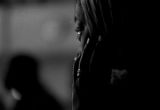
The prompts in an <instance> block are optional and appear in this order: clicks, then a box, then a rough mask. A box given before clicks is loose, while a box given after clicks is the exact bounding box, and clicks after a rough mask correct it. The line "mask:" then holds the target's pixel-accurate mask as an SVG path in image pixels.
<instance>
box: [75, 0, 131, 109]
mask: <svg viewBox="0 0 160 110" xmlns="http://www.w3.org/2000/svg"><path fill="white" fill-rule="evenodd" d="M75 23H76V26H77V27H76V32H77V38H78V40H79V41H80V42H81V48H82V49H81V51H80V52H79V53H78V55H77V57H75V63H74V67H73V79H74V80H73V108H72V109H73V110H93V109H96V110H107V109H117V108H119V109H120V108H123V109H124V108H125V105H124V104H127V101H128V99H127V94H128V91H127V90H128V89H127V88H128V62H127V52H126V50H127V49H126V42H125V41H124V40H127V39H126V38H127V8H126V6H125V4H124V3H123V1H117V2H116V1H112V0H76V6H75ZM121 99H123V101H121Z"/></svg>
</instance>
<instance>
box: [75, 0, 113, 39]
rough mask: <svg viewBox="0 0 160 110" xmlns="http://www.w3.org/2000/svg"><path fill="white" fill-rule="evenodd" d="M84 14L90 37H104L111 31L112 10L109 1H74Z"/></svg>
mask: <svg viewBox="0 0 160 110" xmlns="http://www.w3.org/2000/svg"><path fill="white" fill-rule="evenodd" d="M76 3H77V5H79V7H80V9H81V11H82V13H83V14H84V17H85V21H86V25H87V27H88V30H89V33H90V36H92V37H93V36H94V39H97V38H95V37H97V36H98V35H101V36H102V37H105V36H106V35H107V34H108V32H110V31H111V29H112V24H113V19H112V9H111V2H110V0H76Z"/></svg>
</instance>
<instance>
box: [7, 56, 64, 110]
mask: <svg viewBox="0 0 160 110" xmlns="http://www.w3.org/2000/svg"><path fill="white" fill-rule="evenodd" d="M38 70H39V62H38V60H37V59H36V58H34V57H32V56H29V55H26V54H21V55H17V56H15V57H13V58H12V59H11V61H10V63H9V68H8V71H7V75H6V77H5V86H6V88H7V89H8V91H10V92H11V94H12V96H13V97H14V98H15V99H16V100H17V102H16V105H15V107H14V109H13V110H63V109H62V107H61V105H60V104H59V103H58V101H57V100H56V99H54V98H53V96H51V95H49V94H48V93H47V91H45V90H44V88H43V86H42V85H41V84H40V81H39V76H38V73H39V72H38Z"/></svg>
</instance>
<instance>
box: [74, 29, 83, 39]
mask: <svg viewBox="0 0 160 110" xmlns="http://www.w3.org/2000/svg"><path fill="white" fill-rule="evenodd" d="M75 31H76V33H77V36H76V37H77V39H78V40H81V35H82V29H80V28H77V29H76V30H75Z"/></svg>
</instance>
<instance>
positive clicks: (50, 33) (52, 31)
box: [41, 21, 60, 42]
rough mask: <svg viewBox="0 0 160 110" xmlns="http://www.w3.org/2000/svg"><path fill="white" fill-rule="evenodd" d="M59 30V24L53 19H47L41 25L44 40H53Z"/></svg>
mask: <svg viewBox="0 0 160 110" xmlns="http://www.w3.org/2000/svg"><path fill="white" fill-rule="evenodd" d="M59 31H60V25H59V24H58V23H57V22H55V21H47V22H46V23H44V24H43V26H42V31H41V33H42V36H41V37H43V39H44V40H45V41H46V42H50V41H53V39H54V41H55V40H56V39H58V38H57V37H58V34H59Z"/></svg>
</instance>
